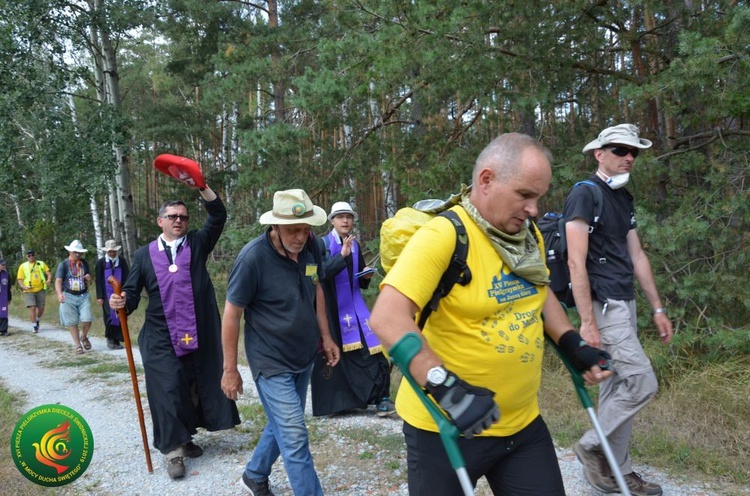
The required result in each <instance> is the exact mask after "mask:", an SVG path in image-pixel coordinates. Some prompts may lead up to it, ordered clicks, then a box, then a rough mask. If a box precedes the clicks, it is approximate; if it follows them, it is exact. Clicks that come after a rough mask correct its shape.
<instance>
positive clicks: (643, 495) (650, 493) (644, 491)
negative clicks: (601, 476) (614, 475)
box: [622, 472, 662, 496]
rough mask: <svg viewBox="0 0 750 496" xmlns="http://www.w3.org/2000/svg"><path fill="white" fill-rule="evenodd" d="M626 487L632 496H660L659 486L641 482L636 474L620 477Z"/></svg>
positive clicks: (640, 478) (639, 476)
mask: <svg viewBox="0 0 750 496" xmlns="http://www.w3.org/2000/svg"><path fill="white" fill-rule="evenodd" d="M622 477H623V479H625V483H626V484H627V485H628V489H629V490H630V494H631V495H632V496H661V494H662V490H661V486H660V485H659V484H655V483H653V482H648V481H645V480H643V477H641V475H640V474H638V473H637V472H631V473H629V474H627V475H623V476H622Z"/></svg>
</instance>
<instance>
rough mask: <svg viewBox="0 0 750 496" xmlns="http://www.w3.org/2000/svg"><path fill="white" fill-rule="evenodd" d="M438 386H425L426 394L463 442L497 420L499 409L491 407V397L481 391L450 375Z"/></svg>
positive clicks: (486, 392) (489, 393) (485, 389)
mask: <svg viewBox="0 0 750 496" xmlns="http://www.w3.org/2000/svg"><path fill="white" fill-rule="evenodd" d="M446 372H448V378H447V379H446V380H445V382H444V383H443V384H441V385H440V386H430V385H429V384H428V385H427V387H426V389H427V392H428V393H430V394H431V395H432V397H433V398H435V401H437V402H438V404H439V405H440V408H442V409H443V410H445V411H446V412H447V413H448V417H450V419H451V422H453V424H454V425H455V426H456V427H457V428H458V430H459V431H461V433H462V434H463V435H464V436H466V438H467V439H471V438H472V437H474V436H475V435H476V434H479V433H480V432H482V431H483V430H485V429H487V428H489V426H491V425H492V424H494V423H495V422H497V421H498V420H499V419H500V409H499V408H498V407H497V405H496V404H495V400H494V399H493V398H494V397H495V393H493V392H492V391H491V390H489V389H487V388H483V387H476V386H472V385H471V384H469V383H467V382H465V381H462V380H461V379H459V378H458V377H457V376H456V375H455V374H454V373H453V372H450V371H446Z"/></svg>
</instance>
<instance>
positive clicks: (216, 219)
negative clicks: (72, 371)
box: [123, 198, 240, 453]
mask: <svg viewBox="0 0 750 496" xmlns="http://www.w3.org/2000/svg"><path fill="white" fill-rule="evenodd" d="M205 207H206V211H207V212H208V218H207V219H206V223H205V224H204V225H203V227H202V228H201V229H200V230H199V231H196V230H193V231H190V232H189V233H188V234H187V242H188V243H189V244H190V250H191V259H190V271H191V277H192V286H193V300H194V303H195V314H196V321H197V325H198V350H197V351H195V352H193V353H189V354H187V355H184V356H182V357H179V358H178V357H177V355H175V351H174V348H173V347H172V341H171V337H170V335H169V330H168V328H167V323H166V320H165V317H164V309H163V307H162V299H161V295H160V293H159V286H158V283H157V280H156V274H155V273H154V267H153V265H152V263H151V256H150V255H149V247H148V245H146V246H142V247H141V248H139V249H138V251H136V252H135V256H134V257H133V265H132V267H131V268H130V274H129V275H128V278H127V280H126V282H125V285H124V286H123V290H124V291H125V292H126V293H127V303H126V308H127V309H128V312H132V311H133V310H135V308H137V306H138V301H139V299H140V294H141V291H142V289H144V288H145V289H146V291H147V293H148V307H147V308H146V320H145V322H144V324H143V328H142V329H141V331H140V333H139V335H138V346H139V347H140V352H141V357H142V359H143V368H144V370H145V373H146V394H147V396H148V403H149V406H150V408H151V419H152V421H153V424H154V440H153V442H154V446H155V447H156V448H157V449H158V450H159V451H161V452H162V453H168V452H170V451H172V450H174V449H176V448H177V447H179V446H180V445H182V444H184V443H186V442H188V441H190V440H191V439H192V436H193V434H195V433H196V429H197V428H198V427H203V428H205V429H207V430H209V431H217V430H222V429H230V428H232V427H233V426H235V425H237V424H239V423H240V417H239V414H238V412H237V406H236V404H235V402H234V401H232V400H230V399H228V398H227V397H226V396H225V395H224V393H223V392H222V390H221V376H222V373H223V370H222V367H223V355H222V349H221V319H220V317H219V309H218V306H217V304H216V295H215V293H214V286H213V283H212V282H211V278H210V277H209V275H208V271H207V270H206V259H207V257H208V255H209V253H211V251H212V250H213V249H214V246H215V245H216V242H217V241H218V240H219V236H220V235H221V232H222V230H223V229H224V223H225V222H226V218H227V212H226V209H225V208H224V204H223V203H222V201H221V199H219V198H217V199H216V200H214V201H212V202H207V203H205ZM165 256H166V255H165Z"/></svg>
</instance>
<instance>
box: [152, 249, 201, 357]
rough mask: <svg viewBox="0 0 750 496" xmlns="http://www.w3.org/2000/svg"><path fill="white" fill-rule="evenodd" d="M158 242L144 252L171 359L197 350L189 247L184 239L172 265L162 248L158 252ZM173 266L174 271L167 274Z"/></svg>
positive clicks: (196, 327)
mask: <svg viewBox="0 0 750 496" xmlns="http://www.w3.org/2000/svg"><path fill="white" fill-rule="evenodd" d="M160 239H161V238H157V239H156V240H154V241H152V242H151V243H149V245H148V251H149V254H150V255H151V264H152V265H153V266H154V273H155V274H156V282H157V283H158V284H159V295H160V296H161V304H162V307H163V308H164V318H165V320H166V321H167V329H169V336H170V337H171V339H172V346H173V347H174V352H175V355H177V356H178V357H181V356H183V355H187V354H188V353H192V352H194V351H196V350H197V349H198V324H197V321H196V318H195V301H193V281H192V278H191V277H190V245H188V243H187V239H186V240H185V242H184V243H182V246H181V248H182V253H180V256H179V257H176V258H177V260H176V262H175V263H174V264H170V260H169V258H170V257H168V256H167V253H166V248H165V249H164V250H163V251H159V241H160ZM175 266H176V267H177V270H176V271H174V272H173V271H172V270H170V268H171V267H175Z"/></svg>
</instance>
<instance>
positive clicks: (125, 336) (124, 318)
mask: <svg viewBox="0 0 750 496" xmlns="http://www.w3.org/2000/svg"><path fill="white" fill-rule="evenodd" d="M107 282H109V284H111V285H112V288H113V290H114V292H115V294H117V295H118V296H119V295H120V294H121V293H122V286H120V281H118V280H117V278H116V277H115V276H109V279H107ZM117 315H118V316H119V317H120V325H121V326H122V340H123V341H124V342H125V352H126V353H127V355H128V368H129V369H130V379H131V380H132V381H133V395H134V396H135V406H136V407H137V408H138V422H139V423H140V424H141V437H142V438H143V451H144V452H145V453H146V466H147V467H148V473H150V474H152V473H153V472H154V468H153V467H152V466H151V452H150V451H149V449H148V435H147V434H146V423H145V422H144V420H143V407H142V406H141V393H140V392H139V390H138V376H137V375H136V373H135V362H133V349H132V348H131V346H130V331H128V315H127V313H125V309H124V308H121V309H119V310H117Z"/></svg>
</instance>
